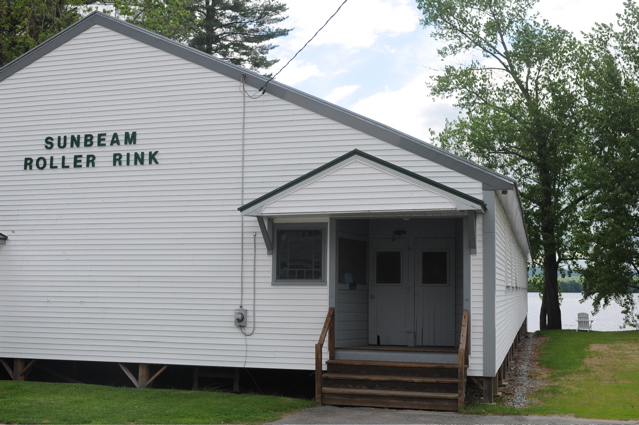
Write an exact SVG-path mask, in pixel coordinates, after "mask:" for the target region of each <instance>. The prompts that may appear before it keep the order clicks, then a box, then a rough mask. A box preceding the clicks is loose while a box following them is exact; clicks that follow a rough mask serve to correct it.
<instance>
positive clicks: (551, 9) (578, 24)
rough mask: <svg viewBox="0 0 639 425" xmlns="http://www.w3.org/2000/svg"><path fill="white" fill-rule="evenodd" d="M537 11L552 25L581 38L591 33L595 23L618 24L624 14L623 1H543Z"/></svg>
mask: <svg viewBox="0 0 639 425" xmlns="http://www.w3.org/2000/svg"><path fill="white" fill-rule="evenodd" d="M535 10H538V11H539V13H540V15H541V17H542V18H544V19H547V20H548V21H549V22H550V23H551V24H552V25H559V26H561V27H562V28H564V29H567V30H569V31H571V32H573V33H574V34H575V35H576V36H579V34H580V33H581V32H589V31H590V30H591V29H592V27H593V26H594V24H595V22H599V23H616V22H617V18H616V16H615V15H616V14H617V13H621V12H623V0H606V1H605V2H602V1H601V0H561V1H557V0H541V1H540V2H539V3H538V5H537V7H536V8H535Z"/></svg>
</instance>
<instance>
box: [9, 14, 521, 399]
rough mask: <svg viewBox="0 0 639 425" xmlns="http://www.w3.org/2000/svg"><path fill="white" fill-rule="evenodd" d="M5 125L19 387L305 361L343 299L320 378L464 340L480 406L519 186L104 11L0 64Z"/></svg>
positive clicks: (500, 360)
mask: <svg viewBox="0 0 639 425" xmlns="http://www.w3.org/2000/svg"><path fill="white" fill-rule="evenodd" d="M260 89H263V91H262V92H260V91H259V90H260ZM0 129H1V131H0V271H1V272H0V359H2V364H3V365H4V368H5V369H6V371H7V372H8V373H9V375H10V376H11V377H13V378H15V379H23V378H24V377H25V376H26V372H27V369H28V367H29V365H30V364H32V361H33V360H39V359H47V360H72V361H99V362H115V363H134V364H140V365H149V364H151V365H190V366H218V367H228V368H271V369H300V370H305V369H307V370H312V369H314V368H315V367H316V366H315V362H316V355H315V344H316V343H317V341H318V337H319V336H320V333H321V332H322V329H323V326H324V324H325V320H326V318H327V313H328V312H329V308H331V307H333V308H334V311H335V313H334V316H333V317H334V320H333V321H332V322H331V326H329V327H330V328H331V332H330V334H331V335H332V337H331V338H334V341H335V343H334V346H335V349H334V350H333V347H332V346H331V347H330V350H329V347H328V344H327V345H326V346H324V347H323V349H322V350H323V357H322V361H321V368H323V369H325V368H326V362H325V360H326V359H327V358H328V357H331V360H330V361H329V363H330V362H332V361H335V362H336V361H338V360H340V359H345V360H350V361H353V362H354V361H360V362H364V363H365V362H373V361H386V362H393V363H397V362H411V363H415V362H417V363H420V362H421V363H433V362H435V363H437V362H440V363H441V362H446V361H448V360H449V359H450V357H451V356H452V357H453V358H454V359H453V362H455V364H456V362H457V355H458V349H459V348H460V345H461V346H462V347H463V348H466V355H467V356H468V357H467V375H468V376H469V377H471V378H474V379H475V380H476V381H477V382H479V383H480V384H482V385H483V386H484V393H485V395H486V396H487V398H490V397H491V394H492V392H493V391H492V389H493V388H494V387H495V385H496V382H497V381H498V380H499V378H500V373H503V370H504V367H503V366H504V365H507V363H508V360H509V358H510V354H511V353H512V349H513V344H516V341H517V339H518V336H519V335H521V332H522V329H524V326H525V320H526V315H527V303H526V289H527V259H528V257H529V245H528V240H527V236H526V231H525V228H524V223H523V218H522V209H521V203H520V200H519V194H518V190H517V185H516V182H515V181H514V180H512V179H511V178H508V177H505V176H503V175H500V174H498V173H495V172H493V171H491V170H488V169H485V168H483V167H480V166H478V165H476V164H474V163H471V162H469V161H467V160H464V159H461V158H459V157H457V156H454V155H452V154H450V153H447V152H445V151H442V150H440V149H438V148H436V147H433V146H432V145H430V144H428V143H425V142H422V141H420V140H417V139H414V138H412V137H410V136H407V135H405V134H402V133H400V132H398V131H396V130H393V129H391V128H388V127H386V126H384V125H382V124H379V123H377V122H374V121H372V120H369V119H367V118H365V117H362V116H359V115H357V114H354V113H352V112H350V111H347V110H345V109H342V108H340V107H337V106H335V105H332V104H330V103H327V102H325V101H323V100H320V99H316V98H314V97H312V96H309V95H307V94H305V93H302V92H299V91H297V90H295V89H292V88H290V87H287V86H284V85H282V84H280V83H278V82H276V81H267V79H266V78H264V77H262V76H260V75H257V74H255V73H253V72H250V71H247V70H245V69H242V68H239V67H236V66H234V65H231V64H229V63H227V62H224V61H222V60H219V59H216V58H214V57H211V56H209V55H206V54H204V53H201V52H199V51H196V50H194V49H191V48H188V47H185V46H184V45H181V44H178V43H175V42H173V41H171V40H168V39H166V38H163V37H161V36H158V35H156V34H153V33H151V32H148V31H145V30H142V29H139V28H137V27H135V26H133V25H130V24H127V23H124V22H122V21H119V20H117V19H114V18H111V17H109V16H106V15H103V14H100V13H93V14H91V15H89V16H88V17H86V18H85V19H83V20H81V21H79V22H78V23H76V24H75V25H73V26H71V27H70V28H68V29H67V30H65V31H63V32H61V33H60V34H58V35H57V36H55V37H53V38H51V39H49V40H48V41H46V42H45V43H43V44H42V45H40V46H38V47H37V48H35V49H33V50H32V51H30V52H28V53H27V54H25V55H23V56H22V57H20V58H19V59H17V60H15V61H13V62H12V63H10V64H8V65H7V66H5V67H4V68H0ZM240 307H241V308H242V309H244V310H245V313H246V317H245V318H246V322H245V323H242V324H245V325H246V326H236V324H237V323H235V318H236V312H237V310H238V309H240ZM465 310H466V311H468V313H469V318H470V319H469V327H468V336H469V339H468V342H469V343H468V345H466V344H465V340H464V339H463V337H462V335H461V332H462V331H461V330H462V322H463V320H462V319H463V312H464V311H465ZM242 311H243V310H240V312H242ZM330 311H333V310H330ZM240 319H241V318H240ZM329 351H330V352H329ZM429 356H430V357H429ZM447 359H448V360H447ZM500 368H501V369H500ZM464 369H465V368H464ZM500 370H501V371H500ZM140 371H142V366H141V369H140ZM455 376H457V375H455ZM329 378H330V376H327V377H326V379H324V381H322V382H323V383H322V385H326V381H328V380H329ZM334 392H339V391H334ZM330 393H331V390H326V391H325V392H324V393H320V394H319V397H321V399H322V401H324V402H326V403H331V402H333V403H335V404H340V402H339V400H337V397H336V398H334V399H331V397H330V396H329V394H330ZM322 394H324V396H322ZM331 400H333V401H331ZM341 404H348V403H346V402H342V403H341ZM391 405H393V406H398V405H399V404H397V403H395V404H392V403H391ZM411 406H413V407H414V405H411ZM420 406H422V405H419V406H417V407H420ZM423 406H425V408H430V407H432V406H431V405H429V404H428V403H426V404H423ZM429 406H430V407H429ZM433 406H435V407H434V408H437V406H436V405H433ZM442 408H443V407H442Z"/></svg>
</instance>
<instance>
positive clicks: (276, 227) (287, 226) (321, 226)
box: [271, 223, 328, 286]
mask: <svg viewBox="0 0 639 425" xmlns="http://www.w3.org/2000/svg"><path fill="white" fill-rule="evenodd" d="M282 230H320V231H321V232H322V267H321V278H320V279H278V278H277V263H278V258H279V240H278V239H279V232H280V231H282ZM272 257H273V262H272V269H271V283H272V285H304V286H325V285H326V284H327V282H328V279H327V275H328V267H327V266H328V264H327V260H328V223H273V255H272Z"/></svg>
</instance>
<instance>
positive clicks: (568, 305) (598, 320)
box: [528, 292, 639, 332]
mask: <svg viewBox="0 0 639 425" xmlns="http://www.w3.org/2000/svg"><path fill="white" fill-rule="evenodd" d="M636 296H639V294H637V295H636ZM562 298H563V301H562V302H561V323H562V326H563V328H564V329H575V330H576V329H577V313H582V312H583V313H588V314H589V315H590V319H592V320H594V322H593V323H592V330H593V331H623V330H626V331H627V330H633V328H630V327H626V328H625V329H620V327H621V326H622V325H623V314H622V313H621V307H619V305H617V304H616V303H614V302H613V303H612V304H610V305H609V306H608V307H606V308H605V309H602V310H599V313H597V315H596V316H593V315H592V310H593V309H592V302H591V300H587V301H586V302H584V303H580V302H579V300H581V294H580V293H575V292H564V293H563V294H562ZM540 308H541V298H539V293H537V292H529V293H528V332H535V331H538V330H539V309H540Z"/></svg>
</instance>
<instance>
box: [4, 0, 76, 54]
mask: <svg viewBox="0 0 639 425" xmlns="http://www.w3.org/2000/svg"><path fill="white" fill-rule="evenodd" d="M79 4H81V2H80V0H0V66H4V65H6V64H7V63H9V62H11V61H12V60H14V59H16V58H17V57H19V56H21V55H22V54H23V53H25V52H26V51H28V50H29V49H32V48H33V47H35V46H37V45H38V44H40V43H42V42H43V41H45V40H46V39H48V38H49V37H51V36H53V35H55V34H56V33H58V32H59V31H61V30H63V29H64V28H66V27H68V26H69V25H71V24H72V23H74V22H75V21H76V20H77V19H79V17H80V14H79V12H78V11H77V6H78V5H79Z"/></svg>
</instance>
